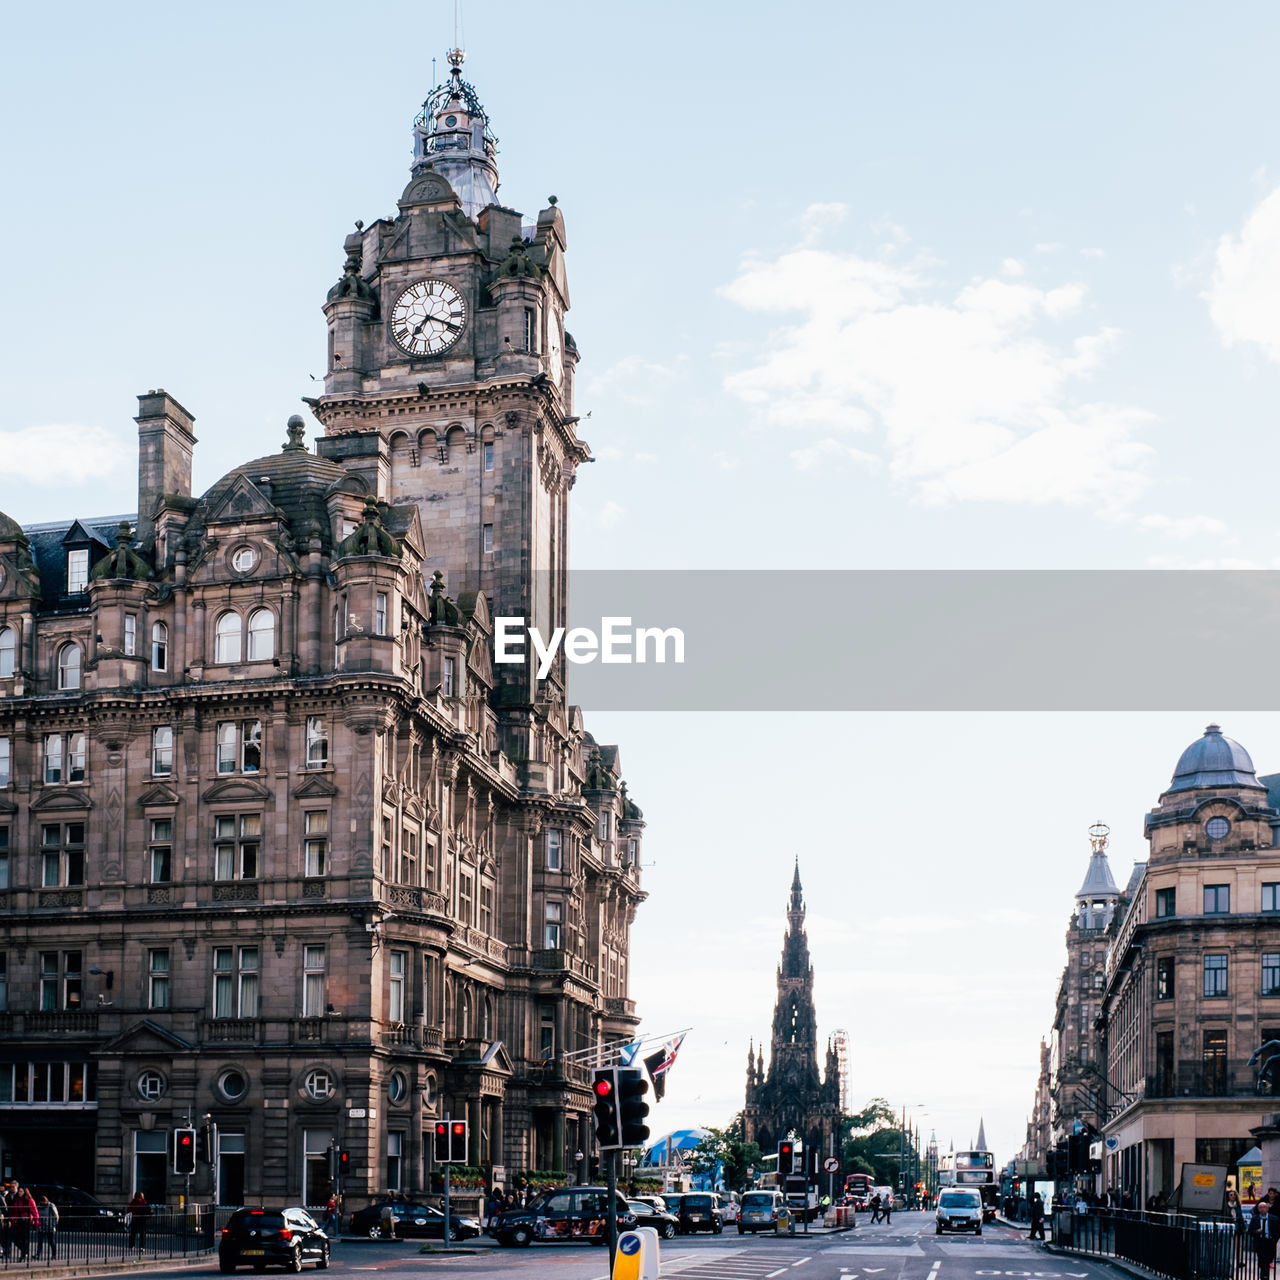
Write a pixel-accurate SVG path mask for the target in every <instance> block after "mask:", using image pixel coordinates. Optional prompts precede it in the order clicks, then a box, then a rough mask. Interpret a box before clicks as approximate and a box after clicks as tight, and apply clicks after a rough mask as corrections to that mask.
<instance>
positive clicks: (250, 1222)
mask: <svg viewBox="0 0 1280 1280" xmlns="http://www.w3.org/2000/svg"><path fill="white" fill-rule="evenodd" d="M304 1262H314V1263H315V1264H316V1269H317V1270H318V1271H323V1270H324V1269H325V1268H326V1267H327V1266H328V1265H329V1237H328V1236H326V1235H325V1233H324V1232H323V1231H322V1230H321V1229H320V1224H319V1223H318V1222H316V1220H315V1219H314V1218H313V1217H312V1216H311V1215H310V1214H309V1213H308V1212H307V1211H306V1210H305V1209H302V1208H293V1209H237V1210H236V1211H235V1213H233V1214H232V1215H231V1220H230V1221H229V1222H228V1223H227V1225H226V1226H225V1227H223V1228H222V1238H221V1240H220V1241H219V1242H218V1267H219V1269H220V1270H222V1271H224V1272H229V1271H234V1270H235V1269H236V1268H237V1267H243V1266H251V1267H252V1268H253V1269H254V1270H255V1271H262V1270H264V1269H265V1268H266V1267H283V1268H284V1269H285V1270H286V1271H301V1270H302V1264H303V1263H304Z"/></svg>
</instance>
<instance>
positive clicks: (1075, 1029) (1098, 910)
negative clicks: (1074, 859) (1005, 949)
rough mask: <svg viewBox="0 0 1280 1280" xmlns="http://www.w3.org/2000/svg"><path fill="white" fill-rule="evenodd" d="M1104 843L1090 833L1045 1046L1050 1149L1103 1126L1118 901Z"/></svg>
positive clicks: (1096, 832) (1099, 831) (1102, 834)
mask: <svg viewBox="0 0 1280 1280" xmlns="http://www.w3.org/2000/svg"><path fill="white" fill-rule="evenodd" d="M1107 837H1108V828H1107V827H1106V825H1105V824H1104V823H1100V822H1099V823H1095V824H1094V825H1093V826H1092V827H1091V828H1090V829H1089V841H1090V845H1091V847H1092V851H1091V853H1090V856H1089V868H1088V871H1087V872H1086V873H1085V878H1084V882H1083V883H1082V884H1081V886H1080V888H1079V890H1078V891H1077V892H1076V905H1075V911H1074V912H1073V914H1072V917H1071V923H1070V924H1069V925H1068V927H1067V938H1066V941H1067V963H1066V966H1065V968H1064V969H1063V971H1062V979H1061V981H1060V982H1059V984H1058V996H1057V1001H1056V1004H1055V1014H1054V1020H1053V1034H1052V1037H1051V1039H1050V1042H1049V1043H1050V1056H1049V1072H1050V1075H1049V1095H1050V1099H1051V1141H1052V1143H1056V1142H1058V1141H1059V1140H1060V1139H1062V1138H1066V1137H1068V1136H1069V1135H1070V1134H1072V1133H1073V1132H1075V1131H1076V1125H1077V1124H1079V1125H1082V1126H1087V1127H1088V1128H1089V1129H1090V1130H1091V1131H1093V1132H1096V1131H1097V1130H1098V1126H1099V1125H1100V1123H1101V1115H1100V1101H1099V1094H1100V1092H1101V1088H1100V1080H1099V1077H1098V1045H1097V1029H1096V1026H1095V1022H1096V1019H1097V1012H1098V1007H1099V1002H1100V1001H1101V999H1102V992H1103V988H1104V986H1105V984H1106V968H1107V929H1108V927H1109V926H1110V924H1111V920H1112V916H1113V915H1114V913H1115V910H1116V904H1117V902H1118V901H1119V898H1120V891H1119V889H1117V888H1116V883H1115V880H1114V879H1113V878H1112V875H1111V867H1110V865H1109V864H1108V862H1107Z"/></svg>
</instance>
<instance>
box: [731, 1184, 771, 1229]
mask: <svg viewBox="0 0 1280 1280" xmlns="http://www.w3.org/2000/svg"><path fill="white" fill-rule="evenodd" d="M780 1208H782V1196H781V1194H780V1193H779V1192H777V1191H745V1192H743V1195H742V1204H741V1207H740V1208H739V1210H738V1234H739V1235H744V1234H745V1233H746V1232H748V1231H750V1232H751V1234H752V1235H755V1233H756V1232H757V1231H772V1230H774V1228H775V1227H776V1226H777V1225H778V1210H779V1209H780Z"/></svg>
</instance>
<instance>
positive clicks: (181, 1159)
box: [173, 1128, 196, 1176]
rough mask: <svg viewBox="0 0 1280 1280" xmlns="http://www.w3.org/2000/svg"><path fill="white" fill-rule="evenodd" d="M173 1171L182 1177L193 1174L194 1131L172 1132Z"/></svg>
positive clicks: (194, 1153)
mask: <svg viewBox="0 0 1280 1280" xmlns="http://www.w3.org/2000/svg"><path fill="white" fill-rule="evenodd" d="M173 1171H174V1173H177V1174H182V1175H184V1176H186V1175H190V1174H193V1173H195V1171H196V1131H195V1130H194V1129H190V1128H187V1129H175V1130H174V1131H173Z"/></svg>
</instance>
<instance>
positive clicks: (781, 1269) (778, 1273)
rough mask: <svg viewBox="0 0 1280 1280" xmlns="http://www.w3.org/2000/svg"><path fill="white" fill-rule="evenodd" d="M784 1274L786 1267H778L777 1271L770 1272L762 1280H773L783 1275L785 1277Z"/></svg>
mask: <svg viewBox="0 0 1280 1280" xmlns="http://www.w3.org/2000/svg"><path fill="white" fill-rule="evenodd" d="M786 1274H787V1269H786V1267H779V1268H778V1269H777V1271H770V1272H769V1273H768V1274H767V1275H766V1276H765V1278H764V1280H773V1278H774V1276H784V1275H786Z"/></svg>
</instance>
